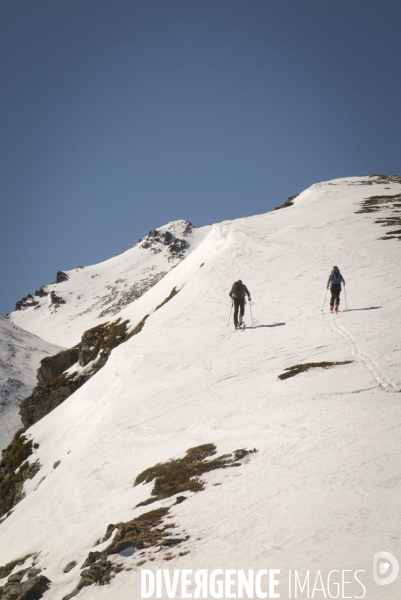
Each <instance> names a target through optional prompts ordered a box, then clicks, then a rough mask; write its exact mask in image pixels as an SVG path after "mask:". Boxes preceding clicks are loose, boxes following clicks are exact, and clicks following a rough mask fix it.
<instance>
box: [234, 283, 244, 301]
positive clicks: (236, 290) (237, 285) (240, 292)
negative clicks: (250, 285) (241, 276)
mask: <svg viewBox="0 0 401 600" xmlns="http://www.w3.org/2000/svg"><path fill="white" fill-rule="evenodd" d="M242 287H243V283H238V281H236V282H235V283H234V294H235V295H236V296H237V297H239V296H242V295H243V289H242Z"/></svg>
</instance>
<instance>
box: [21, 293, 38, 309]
mask: <svg viewBox="0 0 401 600" xmlns="http://www.w3.org/2000/svg"><path fill="white" fill-rule="evenodd" d="M38 304H39V302H38V301H37V300H35V298H34V297H33V296H32V294H28V295H27V296H25V298H22V300H18V302H16V303H15V310H25V309H26V308H31V307H32V306H37V305H38Z"/></svg>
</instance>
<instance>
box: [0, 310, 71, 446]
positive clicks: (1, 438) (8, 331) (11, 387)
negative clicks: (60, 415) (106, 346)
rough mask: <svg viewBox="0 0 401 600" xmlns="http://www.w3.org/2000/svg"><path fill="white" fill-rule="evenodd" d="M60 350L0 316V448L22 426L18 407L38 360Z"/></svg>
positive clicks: (27, 391)
mask: <svg viewBox="0 0 401 600" xmlns="http://www.w3.org/2000/svg"><path fill="white" fill-rule="evenodd" d="M60 350H62V348H60V346H56V345H54V344H49V343H48V342H45V340H42V339H41V338H39V337H37V336H36V335H32V333H28V332H27V331H24V330H23V329H21V328H20V327H17V325H14V324H13V323H9V322H8V321H7V320H6V319H3V318H2V317H0V449H2V448H5V447H6V446H7V445H8V444H9V443H10V441H11V439H12V437H13V435H14V433H15V432H16V431H17V430H18V429H20V428H21V427H22V423H21V418H20V416H19V414H18V408H19V405H20V402H21V401H22V400H23V399H24V398H26V397H27V396H29V394H30V393H31V391H32V390H33V388H34V387H35V385H36V371H37V369H38V367H39V363H40V361H41V360H42V358H44V357H45V356H48V355H53V354H56V353H57V352H60Z"/></svg>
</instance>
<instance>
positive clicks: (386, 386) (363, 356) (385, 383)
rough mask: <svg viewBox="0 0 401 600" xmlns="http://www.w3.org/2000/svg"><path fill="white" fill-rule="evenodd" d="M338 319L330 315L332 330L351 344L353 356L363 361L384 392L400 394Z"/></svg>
mask: <svg viewBox="0 0 401 600" xmlns="http://www.w3.org/2000/svg"><path fill="white" fill-rule="evenodd" d="M337 319H338V316H337V315H336V316H334V315H330V326H331V329H332V330H333V331H335V332H336V333H338V334H339V335H340V336H342V337H343V338H344V339H345V340H346V341H347V342H348V343H349V345H350V348H351V354H352V356H354V357H355V358H356V359H357V360H359V361H361V362H362V363H363V364H364V365H365V367H367V368H368V369H369V371H370V372H371V373H372V375H373V377H374V378H375V379H376V381H377V383H378V384H379V387H380V388H381V389H382V390H384V391H386V392H398V391H399V390H398V388H397V387H396V386H395V385H394V383H392V382H391V381H390V379H389V378H388V377H387V376H386V374H385V373H384V371H383V369H382V368H381V367H380V365H379V364H378V363H377V362H376V361H375V360H374V359H373V358H372V356H370V355H369V354H368V353H367V352H363V351H362V350H361V348H360V346H359V344H358V342H357V340H356V339H355V338H354V337H353V336H352V335H351V333H350V332H349V331H348V330H347V329H346V328H345V327H344V326H341V325H340V324H339V323H338V321H337Z"/></svg>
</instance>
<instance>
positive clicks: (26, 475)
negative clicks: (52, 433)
mask: <svg viewBox="0 0 401 600" xmlns="http://www.w3.org/2000/svg"><path fill="white" fill-rule="evenodd" d="M37 447H38V445H37V444H36V449H37ZM34 449H35V448H34V444H33V442H32V440H30V439H28V438H27V437H26V436H24V435H23V430H20V431H19V432H18V433H17V434H16V435H15V436H14V439H13V441H12V442H11V444H10V445H9V446H8V447H7V449H6V450H3V458H2V460H1V462H0V518H1V517H3V516H4V515H6V514H8V513H9V511H10V510H11V509H12V508H13V507H14V506H15V505H16V504H18V502H20V501H21V500H22V499H23V498H24V497H25V493H24V482H25V481H26V480H27V479H32V478H33V477H35V475H36V473H37V472H38V471H39V469H40V465H39V462H38V461H35V462H33V463H30V462H29V461H28V458H29V457H30V456H31V455H32V453H33V451H34Z"/></svg>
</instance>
